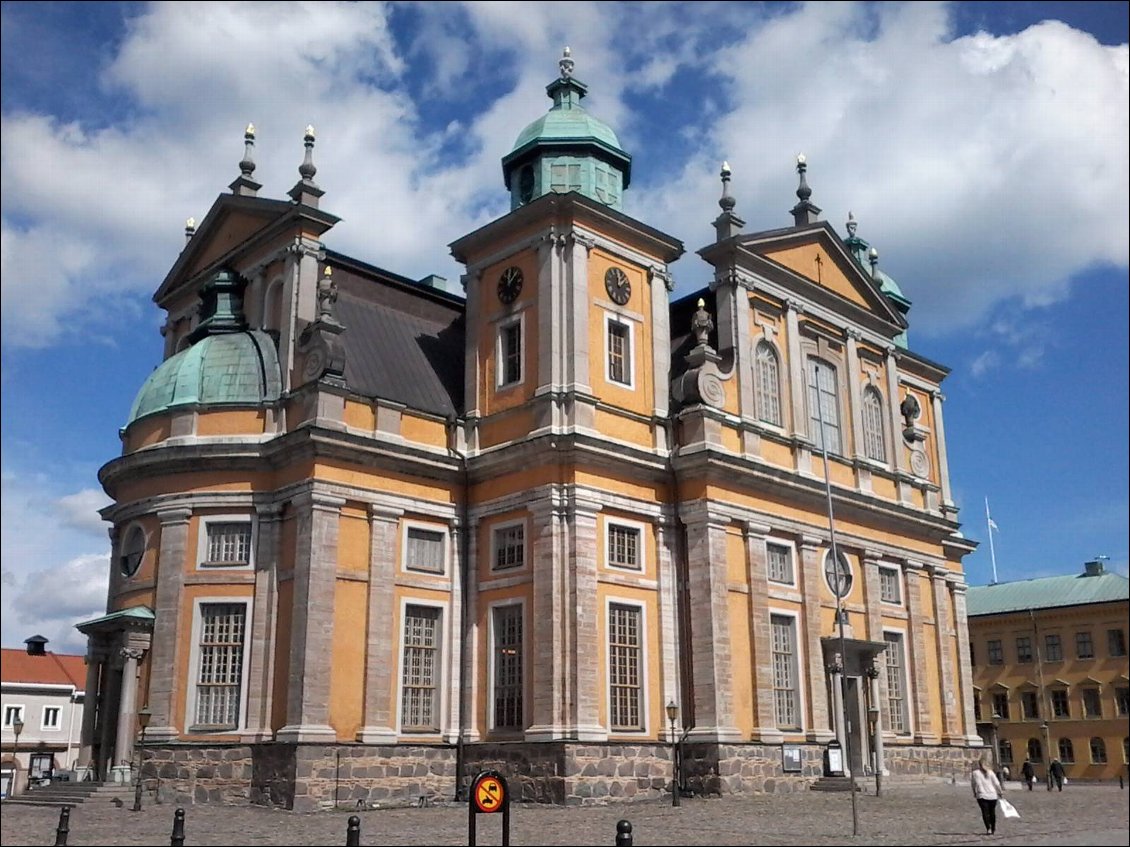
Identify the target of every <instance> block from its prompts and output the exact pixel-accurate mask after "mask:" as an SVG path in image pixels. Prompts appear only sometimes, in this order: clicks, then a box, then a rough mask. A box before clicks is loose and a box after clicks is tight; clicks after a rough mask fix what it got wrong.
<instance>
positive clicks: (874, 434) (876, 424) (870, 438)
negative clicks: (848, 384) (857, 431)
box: [863, 386, 887, 462]
mask: <svg viewBox="0 0 1130 847" xmlns="http://www.w3.org/2000/svg"><path fill="white" fill-rule="evenodd" d="M863 452H864V454H865V455H866V456H867V458H868V459H874V460H875V461H876V462H885V461H887V448H886V445H885V444H884V442H883V398H882V396H881V395H880V394H879V392H878V391H876V390H875V389H874V388H872V387H870V386H869V387H868V388H866V389H865V390H864V392H863Z"/></svg>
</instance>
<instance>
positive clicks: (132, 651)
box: [118, 647, 145, 662]
mask: <svg viewBox="0 0 1130 847" xmlns="http://www.w3.org/2000/svg"><path fill="white" fill-rule="evenodd" d="M118 654H119V655H120V656H121V657H122V658H123V659H133V660H134V661H135V662H139V661H141V657H142V656H144V655H145V651H144V650H142V649H141V648H140V647H123V648H122V649H121V650H119V651H118Z"/></svg>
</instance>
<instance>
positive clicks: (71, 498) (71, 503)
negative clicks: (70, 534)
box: [55, 488, 113, 537]
mask: <svg viewBox="0 0 1130 847" xmlns="http://www.w3.org/2000/svg"><path fill="white" fill-rule="evenodd" d="M111 502H113V501H112V500H111V499H110V498H109V497H107V496H106V494H105V493H104V492H102V491H99V490H98V489H96V488H84V489H83V490H82V491H76V492H75V493H74V494H67V495H65V496H63V497H60V498H59V499H58V500H57V501H55V505H56V507H57V509H58V512H59V515H60V517H61V519H62V520H63V522H64V523H65V524H67V525H68V526H73V527H75V528H76V529H82V530H85V531H87V532H89V533H91V534H93V535H100V536H102V537H105V534H106V530H107V529H108V528H109V524H107V523H106V522H105V521H103V520H102V517H101V516H100V515H99V514H98V510H99V509H101V508H103V507H104V506H109V505H110V503H111Z"/></svg>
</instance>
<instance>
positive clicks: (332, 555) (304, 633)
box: [277, 492, 345, 742]
mask: <svg viewBox="0 0 1130 847" xmlns="http://www.w3.org/2000/svg"><path fill="white" fill-rule="evenodd" d="M292 502H293V504H294V507H295V509H296V510H297V511H298V539H297V545H296V546H297V551H296V557H295V563H294V605H293V610H292V612H291V633H290V667H289V669H288V674H287V677H288V679H289V689H288V696H287V707H286V716H287V722H286V726H284V727H283V728H282V729H280V730H279V731H278V735H277V740H279V741H288V742H302V741H321V742H326V741H333V740H334V739H336V737H337V736H336V733H335V732H334V730H333V728H332V727H331V726H330V725H329V712H330V671H331V658H332V656H333V628H334V588H335V582H336V570H337V541H338V526H339V523H340V517H341V507H342V506H343V505H345V500H344V499H342V498H340V497H331V496H328V495H326V494H322V493H320V492H306V493H304V494H301V495H299V496H297V497H295V498H294V500H293V501H292Z"/></svg>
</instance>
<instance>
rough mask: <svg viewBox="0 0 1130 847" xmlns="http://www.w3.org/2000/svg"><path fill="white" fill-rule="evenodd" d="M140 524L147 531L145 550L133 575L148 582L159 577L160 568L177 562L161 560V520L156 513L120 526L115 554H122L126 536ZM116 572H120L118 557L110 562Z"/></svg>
mask: <svg viewBox="0 0 1130 847" xmlns="http://www.w3.org/2000/svg"><path fill="white" fill-rule="evenodd" d="M134 526H140V527H141V529H142V530H143V531H144V532H145V552H144V553H143V554H142V556H141V564H140V565H138V568H137V573H136V574H135V575H134V576H133V577H132V580H133V581H134V582H148V581H150V580H155V579H156V578H157V572H158V570H159V569H160V568H162V567H165V566H166V564H167V565H168V566H169V567H177V566H178V563H177V562H171V563H166V562H162V561H161V521H160V520H158V519H157V517H156V516H155V515H144V516H142V517H140V518H138V519H137V520H132V521H128V522H126V523H124V524H121V525H120V526H119V527H118V540H117V544H116V545H115V547H114V550H113V554H114V555H115V556H121V554H122V547H123V545H124V544H125V543H126V538H127V537H128V536H129V534H130V531H131V528H132V527H134ZM110 566H111V567H112V568H113V569H114V572H115V573H119V572H120V571H119V569H118V559H114V561H112V562H111V563H110Z"/></svg>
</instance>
